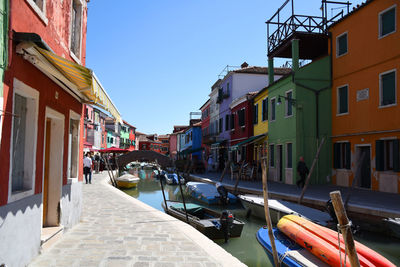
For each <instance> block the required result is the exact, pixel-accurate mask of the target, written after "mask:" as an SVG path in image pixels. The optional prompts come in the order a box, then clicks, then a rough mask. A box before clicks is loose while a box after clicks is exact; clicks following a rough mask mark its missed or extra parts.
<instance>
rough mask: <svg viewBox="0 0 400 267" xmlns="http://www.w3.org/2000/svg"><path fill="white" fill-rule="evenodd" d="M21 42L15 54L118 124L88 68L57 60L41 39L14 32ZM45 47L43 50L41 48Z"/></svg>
mask: <svg viewBox="0 0 400 267" xmlns="http://www.w3.org/2000/svg"><path fill="white" fill-rule="evenodd" d="M14 37H15V38H16V39H17V40H18V41H20V42H21V43H20V44H19V45H18V47H17V53H19V54H22V55H23V57H24V58H25V59H26V60H28V61H29V62H31V63H32V64H33V65H35V66H36V67H37V68H39V69H40V70H41V71H42V72H43V73H45V74H46V75H47V76H49V77H50V78H51V79H52V80H53V81H55V82H56V83H57V84H59V85H60V86H61V87H68V88H69V89H71V90H72V91H73V92H74V93H76V95H77V96H79V97H80V98H81V99H83V100H84V101H83V102H85V103H88V104H92V105H95V106H98V107H100V108H102V109H104V110H106V111H108V112H110V114H111V115H112V116H113V117H114V118H115V119H116V120H117V121H118V122H121V115H120V113H119V111H118V110H117V108H116V107H115V105H114V103H113V102H112V101H111V98H110V97H109V96H108V94H107V92H106V91H105V90H104V88H103V86H102V85H101V84H100V82H99V80H98V78H97V77H96V75H95V74H94V73H93V71H92V70H91V69H88V68H86V67H84V66H82V65H79V64H77V63H75V62H72V61H70V60H67V59H65V58H63V57H60V56H58V55H56V54H54V53H53V52H51V51H49V48H48V46H47V45H46V44H45V43H44V44H41V43H43V41H42V40H41V38H40V36H38V35H37V34H33V33H15V34H14ZM44 48H46V49H44Z"/></svg>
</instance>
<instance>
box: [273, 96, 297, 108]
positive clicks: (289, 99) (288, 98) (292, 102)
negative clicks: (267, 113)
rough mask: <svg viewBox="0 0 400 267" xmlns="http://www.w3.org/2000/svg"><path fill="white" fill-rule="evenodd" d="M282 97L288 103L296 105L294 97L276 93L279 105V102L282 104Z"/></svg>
mask: <svg viewBox="0 0 400 267" xmlns="http://www.w3.org/2000/svg"><path fill="white" fill-rule="evenodd" d="M281 97H282V98H284V99H285V100H286V101H288V102H289V104H291V105H292V106H296V99H293V98H291V97H287V96H282V95H278V102H277V105H278V106H279V105H280V104H282V99H281Z"/></svg>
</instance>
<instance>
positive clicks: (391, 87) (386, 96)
mask: <svg viewBox="0 0 400 267" xmlns="http://www.w3.org/2000/svg"><path fill="white" fill-rule="evenodd" d="M381 79H382V84H381V86H382V103H381V105H382V106H385V105H390V104H394V103H395V102H396V86H395V85H396V74H395V72H394V71H393V72H390V73H387V74H384V75H382V76H381Z"/></svg>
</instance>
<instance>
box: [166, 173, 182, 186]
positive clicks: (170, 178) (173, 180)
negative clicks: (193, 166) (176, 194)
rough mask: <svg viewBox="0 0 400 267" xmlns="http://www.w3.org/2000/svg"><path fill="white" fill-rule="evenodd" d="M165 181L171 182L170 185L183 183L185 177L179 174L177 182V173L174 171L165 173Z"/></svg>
mask: <svg viewBox="0 0 400 267" xmlns="http://www.w3.org/2000/svg"><path fill="white" fill-rule="evenodd" d="M164 177H165V182H166V183H167V184H172V185H176V184H179V182H180V184H185V179H184V178H183V177H182V176H180V175H179V182H178V175H177V174H176V173H167V174H165V176H164Z"/></svg>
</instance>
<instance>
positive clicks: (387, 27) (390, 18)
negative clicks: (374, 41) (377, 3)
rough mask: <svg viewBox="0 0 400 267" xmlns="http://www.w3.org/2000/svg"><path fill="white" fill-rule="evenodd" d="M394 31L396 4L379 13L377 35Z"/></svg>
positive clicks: (381, 35) (384, 34)
mask: <svg viewBox="0 0 400 267" xmlns="http://www.w3.org/2000/svg"><path fill="white" fill-rule="evenodd" d="M395 31H396V6H395V5H394V6H392V7H390V8H388V9H386V10H384V11H382V12H381V13H379V37H385V36H386V35H389V34H391V33H393V32H395Z"/></svg>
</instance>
